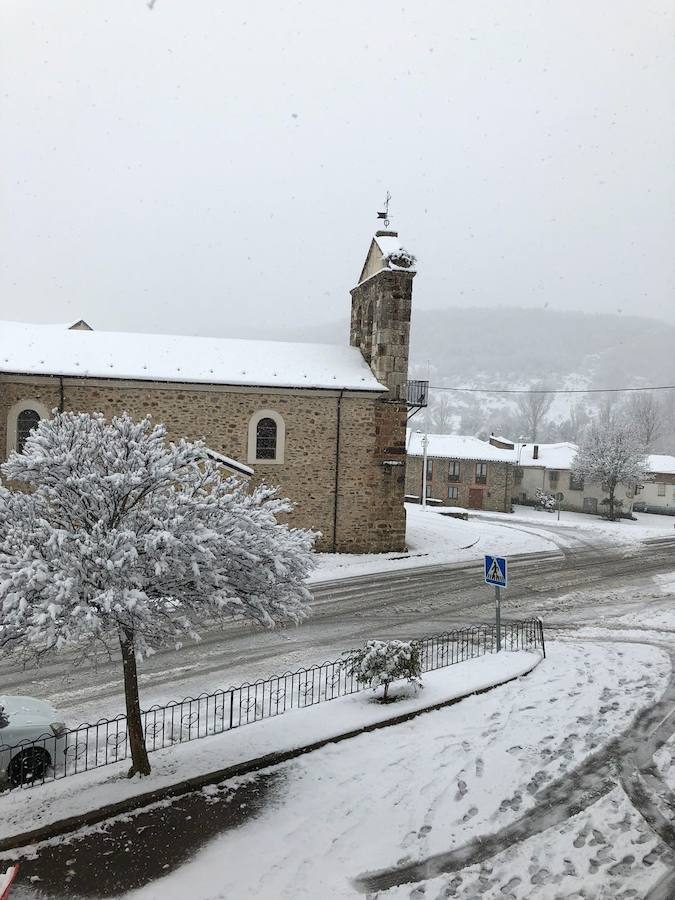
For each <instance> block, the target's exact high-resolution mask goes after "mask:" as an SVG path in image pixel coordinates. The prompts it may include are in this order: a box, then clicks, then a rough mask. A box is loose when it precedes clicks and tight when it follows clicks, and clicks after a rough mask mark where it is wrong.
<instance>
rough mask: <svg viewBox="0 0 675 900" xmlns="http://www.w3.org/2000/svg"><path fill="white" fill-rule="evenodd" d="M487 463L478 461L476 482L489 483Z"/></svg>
mask: <svg viewBox="0 0 675 900" xmlns="http://www.w3.org/2000/svg"><path fill="white" fill-rule="evenodd" d="M487 469H488V467H487V463H485V462H477V463H476V484H487Z"/></svg>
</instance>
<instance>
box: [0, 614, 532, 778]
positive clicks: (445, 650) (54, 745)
mask: <svg viewBox="0 0 675 900" xmlns="http://www.w3.org/2000/svg"><path fill="white" fill-rule="evenodd" d="M501 639H502V648H503V649H504V650H534V649H539V650H541V651H542V652H543V653H544V655H546V649H545V645H544V628H543V624H542V622H541V619H529V620H526V621H518V622H503V623H502V625H501ZM418 643H419V646H420V657H421V663H422V672H431V671H434V670H435V669H440V668H443V667H444V666H451V665H454V664H456V663H460V662H464V661H465V660H468V659H473V658H475V657H478V656H483V655H485V654H487V653H494V652H495V651H496V648H497V635H496V626H495V625H475V626H471V627H467V628H460V629H456V630H453V631H447V632H444V633H442V634H437V635H432V636H430V637H423V638H421V639H419V640H418ZM348 659H349V652H347V653H345V654H343V657H342V659H340V660H336V661H335V662H326V663H323V664H322V665H315V666H310V667H309V668H307V669H299V670H298V671H297V672H287V673H285V674H284V675H275V676H273V677H272V678H268V679H265V680H261V681H255V682H252V683H250V684H249V683H245V684H242V685H239V686H238V687H230V688H228V689H227V690H216V691H214V692H212V693H204V694H200V695H199V696H198V697H186V698H185V699H184V700H179V701H176V702H171V703H167V704H166V705H165V706H151V707H150V708H149V709H147V710H144V711H143V712H142V714H141V719H142V723H143V730H144V733H145V741H146V746H147V749H148V751H149V752H152V751H155V750H162V749H164V748H166V747H171V746H173V745H174V744H178V743H184V742H186V741H194V740H197V739H199V738H204V737H208V736H210V735H213V734H219V733H221V732H224V731H230V730H231V729H234V728H240V727H241V726H242V725H249V724H251V723H253V722H258V721H260V720H261V719H267V718H270V717H272V716H278V715H282V714H283V713H285V712H287V711H288V710H290V709H297V708H304V707H307V706H314V705H316V704H317V703H323V702H325V701H327V700H334V699H336V698H337V697H343V696H345V695H347V694H353V693H356V692H357V691H360V690H364V687H363V686H362V685H359V684H358V683H357V681H356V678H355V677H354V675H352V674H350V673H349V666H348V665H347V661H348ZM1 736H2V735H1V732H0V739H1ZM130 756H131V752H130V747H129V740H128V736H127V717H126V715H118V716H115V717H114V718H112V719H100V720H99V721H98V722H94V723H84V724H82V725H79V726H78V727H77V728H70V729H66V730H65V731H63V732H61V733H59V734H49V735H43V736H41V737H40V738H39V739H37V740H33V741H23V742H21V743H20V744H17V745H14V746H8V745H6V744H0V777H1V776H6V780H5V781H4V783H3V781H2V780H0V791H1V790H2V789H3V788H9V789H11V788H15V787H24V788H27V787H33V786H35V785H37V784H44V783H45V781H53V780H56V779H59V778H65V777H66V776H69V775H76V774H78V773H80V772H87V771H89V770H91V769H96V768H100V767H101V766H107V765H110V764H111V763H116V762H121V761H123V760H125V759H128V758H130Z"/></svg>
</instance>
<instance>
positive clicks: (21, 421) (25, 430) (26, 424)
mask: <svg viewBox="0 0 675 900" xmlns="http://www.w3.org/2000/svg"><path fill="white" fill-rule="evenodd" d="M39 421H40V413H38V412H36V411H35V410H34V409H22V410H21V412H20V413H19V415H18V416H17V419H16V449H17V453H23V448H24V447H25V445H26V441H27V440H28V435H29V434H30V433H31V431H32V430H33V429H34V428H35V426H36V425H37V423H38V422H39Z"/></svg>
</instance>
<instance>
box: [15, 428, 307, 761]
mask: <svg viewBox="0 0 675 900" xmlns="http://www.w3.org/2000/svg"><path fill="white" fill-rule="evenodd" d="M221 471H222V470H221V469H220V468H219V467H218V465H217V463H214V462H212V461H210V460H209V459H208V457H207V455H206V448H205V447H204V445H203V444H202V443H200V442H197V443H189V442H187V441H180V442H178V443H175V444H173V443H169V442H167V440H166V430H165V428H164V426H163V425H152V424H151V422H150V420H149V419H148V418H145V419H143V420H142V421H140V422H134V421H133V420H132V419H131V418H130V417H129V416H128V415H127V414H124V415H122V416H117V417H115V418H113V419H112V420H111V421H110V422H108V421H106V420H105V419H104V417H103V416H102V415H101V414H97V413H95V414H85V413H61V414H58V415H55V417H54V418H53V419H51V420H43V421H41V422H40V423H39V425H38V426H37V428H36V429H35V430H34V431H33V432H32V433H31V435H30V436H29V437H28V439H27V441H26V444H25V447H24V450H23V453H22V454H18V453H13V454H11V456H10V457H9V459H8V460H7V462H6V463H5V464H4V465H3V466H2V474H3V475H4V477H5V478H6V479H8V480H10V481H11V482H13V483H15V484H17V485H19V486H23V487H26V488H28V490H27V491H21V490H7V489H0V512H1V515H0V625H2V628H0V647H3V648H4V649H5V650H7V649H15V650H17V651H18V652H23V653H26V652H29V653H32V654H36V655H38V656H39V655H42V654H45V653H48V652H51V651H58V650H61V649H64V648H68V647H70V648H75V649H76V650H77V651H79V652H80V653H81V654H82V655H83V656H87V655H89V654H91V653H93V652H94V651H95V650H96V649H97V648H101V649H104V650H105V651H106V652H107V653H108V654H110V653H111V651H112V649H113V648H114V647H115V646H117V645H119V648H120V650H121V657H122V668H123V674H124V690H125V698H126V710H127V717H128V734H129V743H130V748H131V753H132V767H131V771H130V775H131V774H134V773H135V772H139V773H141V774H147V773H148V772H149V771H150V765H149V762H148V757H147V753H146V748H145V741H144V735H143V729H142V719H141V711H140V703H139V696H138V680H137V671H136V662H137V659H138V658H142V657H143V656H146V655H149V654H151V653H153V651H155V650H156V649H158V648H159V647H162V646H164V645H170V644H173V645H175V646H177V647H178V646H180V644H181V642H182V641H183V639H184V638H185V637H188V638H192V639H194V640H197V639H198V638H199V630H200V628H201V627H206V626H207V625H208V624H211V622H212V621H213V620H214V618H216V619H217V618H222V617H229V616H231V615H233V614H238V615H241V616H243V617H244V618H246V619H250V620H253V621H254V622H257V623H259V624H261V625H264V626H267V627H272V626H274V625H276V624H278V623H284V622H289V621H290V622H296V623H297V622H299V621H300V620H301V619H302V618H303V617H304V615H305V613H306V603H307V601H308V599H309V596H310V595H309V592H308V590H307V588H306V587H305V586H304V580H305V577H306V575H307V574H308V572H309V570H310V568H311V566H312V555H311V549H312V543H313V540H314V537H315V535H314V534H313V533H312V532H309V531H304V530H300V529H294V528H290V527H288V525H285V524H280V523H279V522H278V521H277V516H278V515H279V514H283V513H286V512H288V511H289V510H290V509H291V508H292V506H291V503H290V502H289V501H288V500H283V499H278V498H277V497H276V496H275V494H276V490H275V489H273V488H269V487H266V486H260V487H256V488H254V489H252V490H248V489H247V487H246V486H245V485H244V484H242V483H241V482H240V481H238V480H237V479H236V478H235V477H233V476H223V475H222V474H221Z"/></svg>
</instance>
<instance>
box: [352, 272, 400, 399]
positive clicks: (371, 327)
mask: <svg viewBox="0 0 675 900" xmlns="http://www.w3.org/2000/svg"><path fill="white" fill-rule="evenodd" d="M414 276H415V273H414V272H405V271H400V270H383V271H382V272H379V273H378V274H376V275H373V276H372V277H371V278H369V279H367V280H366V281H364V282H363V283H362V284H359V285H358V286H357V287H355V288H354V289H353V290H352V292H351V294H352V319H351V333H350V343H351V344H352V346H353V347H359V348H360V350H361V352H362V353H363V356H364V358H365V359H366V361H367V362H368V363H369V364H370V367H371V369H372V370H373V374H374V375H375V377H376V378H377V380H378V381H379V382H380V384H383V385H385V387H386V388H388V390H389V393H390V396H391V398H392V399H394V400H404V399H405V397H406V384H407V380H408V351H409V347H410V314H411V307H412V281H413V278H414Z"/></svg>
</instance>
